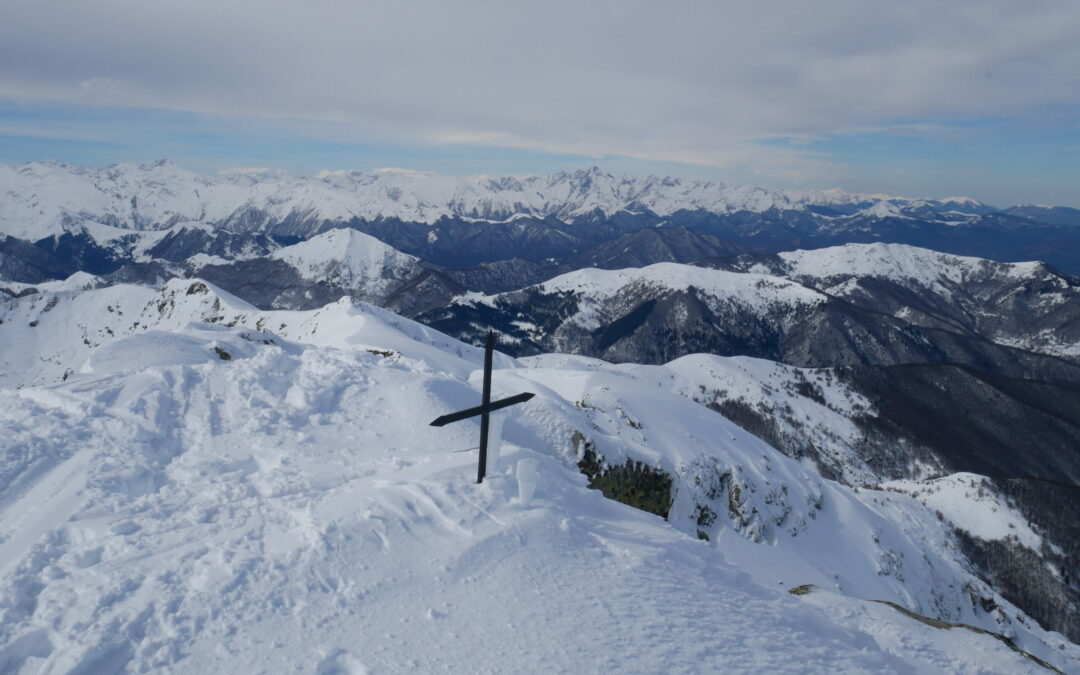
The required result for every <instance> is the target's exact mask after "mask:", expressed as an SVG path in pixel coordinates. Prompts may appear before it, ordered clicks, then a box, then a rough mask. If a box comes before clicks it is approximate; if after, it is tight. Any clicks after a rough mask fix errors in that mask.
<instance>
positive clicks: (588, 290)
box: [454, 263, 826, 330]
mask: <svg viewBox="0 0 1080 675" xmlns="http://www.w3.org/2000/svg"><path fill="white" fill-rule="evenodd" d="M690 289H695V290H697V291H698V292H700V293H703V294H705V295H706V296H709V297H710V298H711V299H712V300H713V301H715V302H734V303H739V304H740V305H742V306H744V307H745V308H748V309H750V310H752V311H754V312H757V313H765V312H767V311H768V310H769V309H770V308H771V307H772V306H774V305H776V304H785V305H816V304H820V303H822V302H825V301H826V297H825V296H824V295H823V294H821V293H819V292H817V291H814V290H811V289H809V288H807V287H805V286H803V285H801V284H799V283H797V282H794V281H790V280H787V279H782V278H779V277H775V276H768V275H764V274H745V273H739V272H728V271H724V270H714V269H709V268H704V267H694V266H691V265H680V264H678V263H657V264H655V265H649V266H648V267H642V268H628V269H621V270H601V269H597V268H587V269H581V270H577V271H574V272H568V273H566V274H562V275H560V276H557V277H555V278H553V279H550V280H548V281H545V282H543V283H541V284H537V285H536V286H530V287H529V288H527V289H524V290H525V291H526V292H528V291H530V290H536V291H538V292H541V293H545V294H555V293H567V294H572V295H574V296H576V297H577V298H578V300H579V303H578V312H577V313H576V314H575V315H574V316H573V317H571V319H570V321H572V322H573V323H575V324H576V325H578V326H580V327H581V328H582V329H583V330H595V329H596V328H598V327H600V326H601V325H603V324H604V323H605V322H606V321H608V320H609V317H607V316H606V310H605V309H604V305H605V303H607V302H609V301H612V300H613V299H617V298H621V297H640V295H641V294H642V293H645V292H651V291H656V290H660V291H669V292H678V291H687V290H690ZM498 297H499V296H497V295H496V296H485V295H481V294H478V293H474V292H473V293H467V294H464V295H461V296H458V297H457V298H455V300H454V302H456V303H468V304H484V305H494V304H495V303H496V302H497V299H498ZM526 323H527V322H519V323H518V324H517V325H518V326H519V327H523V328H527V326H526V325H525V324H526Z"/></svg>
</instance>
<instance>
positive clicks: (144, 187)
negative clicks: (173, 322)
mask: <svg viewBox="0 0 1080 675" xmlns="http://www.w3.org/2000/svg"><path fill="white" fill-rule="evenodd" d="M885 199H888V200H889V201H884V200H885ZM909 201H911V200H905V199H900V198H893V197H887V196H885V195H860V194H852V193H847V192H843V191H841V190H826V191H817V192H807V191H783V190H776V189H771V188H762V187H752V186H729V185H726V184H724V183H719V182H712V181H703V180H682V179H678V178H658V177H655V176H644V177H639V176H614V175H612V174H610V173H606V172H604V171H601V170H600V169H598V168H595V167H594V168H592V169H588V170H581V171H574V172H561V173H556V174H552V175H548V176H526V177H510V176H469V177H456V176H442V175H438V174H432V173H424V172H418V171H406V170H400V169H384V170H376V171H369V172H358V171H334V172H322V173H319V174H316V175H313V176H289V175H285V174H280V173H268V174H260V175H252V174H230V175H214V176H205V175H200V174H196V173H194V172H191V171H189V170H187V169H185V168H183V167H181V166H179V165H177V164H176V163H174V162H171V161H167V160H162V161H158V162H152V163H147V164H139V165H134V164H119V165H115V166H111V167H108V168H105V169H88V168H84V167H78V166H72V165H68V164H63V163H60V162H52V161H50V162H33V163H29V164H24V165H20V166H14V165H3V164H0V233H3V234H10V235H12V236H15V237H18V238H21V239H28V240H37V239H41V238H43V237H47V236H50V235H52V234H58V233H60V232H62V231H64V229H65V228H70V227H74V226H78V225H79V224H84V223H90V224H94V223H97V224H103V225H108V226H112V227H116V228H125V229H133V230H148V229H149V230H156V229H163V228H168V227H171V226H173V225H175V224H176V223H178V222H182V221H197V222H205V223H211V224H215V225H223V226H226V227H228V228H230V229H233V230H236V231H246V230H252V229H259V228H260V227H262V226H263V225H265V224H266V223H270V222H274V223H282V222H291V223H293V224H294V225H295V226H296V227H295V228H294V229H297V231H302V232H304V233H305V234H313V233H314V232H316V231H317V230H318V229H319V227H320V225H321V224H323V223H325V222H339V223H340V222H345V221H349V220H351V219H353V218H361V219H365V220H374V219H379V218H398V219H401V220H404V221H411V222H422V223H434V222H436V221H437V220H439V219H440V218H443V217H447V216H456V217H462V218H479V219H486V220H496V221H497V220H505V219H510V218H512V217H514V216H519V215H528V216H536V217H546V216H555V217H558V218H561V219H564V220H573V219H574V218H576V217H578V216H582V215H584V214H589V213H592V212H594V211H597V210H599V211H602V212H603V213H605V214H608V215H611V214H615V213H618V212H621V211H631V212H634V211H641V210H644V209H648V210H649V211H652V212H653V213H656V214H657V215H660V216H665V215H670V214H672V213H675V212H677V211H683V210H686V211H696V210H704V211H709V212H712V213H734V212H738V211H751V212H763V211H769V210H772V209H778V210H803V209H805V208H807V207H808V206H832V207H839V208H849V207H850V208H852V209H854V208H857V207H860V206H862V205H870V204H876V205H875V206H872V207H870V208H874V209H885V210H887V211H889V212H888V213H886V214H884V215H880V214H875V213H871V215H878V217H885V216H889V215H892V211H891V210H894V209H896V208H898V205H899V206H902V205H904V204H906V203H908V202H909ZM923 202H925V200H923ZM920 203H922V202H920ZM933 203H935V204H937V202H933Z"/></svg>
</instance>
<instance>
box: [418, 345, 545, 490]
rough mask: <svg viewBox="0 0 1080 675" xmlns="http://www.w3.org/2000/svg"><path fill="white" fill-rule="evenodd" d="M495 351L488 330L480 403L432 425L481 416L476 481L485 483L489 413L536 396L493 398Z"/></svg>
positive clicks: (528, 394) (530, 394)
mask: <svg viewBox="0 0 1080 675" xmlns="http://www.w3.org/2000/svg"><path fill="white" fill-rule="evenodd" d="M494 353H495V332H494V331H490V330H489V331H488V336H487V344H486V345H485V346H484V389H483V393H482V394H481V399H480V405H478V406H476V407H475V408H466V409H464V410H459V411H457V412H453V413H449V414H446V415H443V416H441V417H438V418H436V419H435V420H434V421H433V422H432V423H431V426H433V427H442V426H446V425H447V424H450V423H451V422H460V421H461V420H467V419H469V418H470V417H476V416H477V415H479V416H480V463H479V466H478V467H477V469H476V482H477V483H483V482H484V475H485V473H486V472H487V450H488V425H489V421H490V420H489V415H490V414H491V413H493V412H495V411H496V410H502V409H503V408H509V407H510V406H512V405H516V404H518V403H524V402H525V401H528V400H529V399H530V398H532V397H533V396H535V395H536V394H533V393H531V392H527V391H526V392H523V393H521V394H516V395H514V396H510V397H507V398H502V399H499V400H498V401H492V400H491V362H492V357H493V356H494Z"/></svg>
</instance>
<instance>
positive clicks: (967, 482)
mask: <svg viewBox="0 0 1080 675" xmlns="http://www.w3.org/2000/svg"><path fill="white" fill-rule="evenodd" d="M883 487H885V488H887V489H892V490H897V491H899V492H904V493H907V494H910V495H913V496H915V498H916V499H918V500H919V501H920V502H922V503H923V504H925V505H927V506H928V507H930V508H932V509H935V510H937V511H940V512H941V513H942V514H944V516H945V517H946V518H948V519H949V520H950V521H951V522H952V523H953V524H954V525H956V526H957V527H959V528H960V529H962V530H965V531H967V532H968V533H969V534H972V535H974V536H976V537H979V538H980V539H1006V538H1009V537H1016V539H1017V540H1018V541H1019V542H1020V543H1021V544H1023V545H1024V546H1027V547H1028V548H1030V549H1034V550H1036V551H1038V550H1039V549H1040V548H1041V545H1042V537H1040V536H1039V535H1038V534H1036V533H1035V532H1034V530H1032V529H1031V525H1029V524H1028V522H1027V520H1026V519H1025V518H1024V517H1023V516H1022V515H1020V513H1018V512H1017V511H1016V510H1015V509H1014V508H1012V507H1011V506H1010V505H1009V504H1008V503H1007V502H1005V501H1004V500H1003V498H1001V497H1000V496H999V495H998V494H997V492H996V491H995V490H993V486H992V485H991V484H990V481H989V479H987V478H986V477H985V476H980V475H978V474H973V473H954V474H952V475H950V476H943V477H941V478H935V479H932V480H924V481H889V482H887V483H884V484H883Z"/></svg>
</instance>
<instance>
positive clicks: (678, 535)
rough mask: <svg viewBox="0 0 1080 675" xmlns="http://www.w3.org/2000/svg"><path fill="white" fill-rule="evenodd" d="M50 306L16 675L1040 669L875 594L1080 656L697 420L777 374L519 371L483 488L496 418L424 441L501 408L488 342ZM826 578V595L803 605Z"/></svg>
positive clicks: (893, 522) (15, 406)
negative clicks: (659, 485) (804, 590)
mask: <svg viewBox="0 0 1080 675" xmlns="http://www.w3.org/2000/svg"><path fill="white" fill-rule="evenodd" d="M40 295H42V296H43V297H40V298H36V299H31V298H20V299H15V300H9V301H5V304H4V305H3V306H2V308H0V312H3V316H4V318H5V323H4V324H2V325H0V331H5V332H2V333H0V346H2V347H4V348H7V347H8V346H9V345H10V346H12V347H11V351H12V352H15V351H16V349H15V348H16V347H17V351H18V353H19V354H20V355H21V356H20V358H21V359H22V360H23V361H25V362H27V363H26V364H24V365H22V366H20V367H19V368H16V370H15V371H13V373H12V374H10V375H8V376H7V377H8V378H9V379H4V380H0V438H3V439H4V441H3V443H0V670H2V671H4V672H25V673H36V672H41V673H45V672H83V673H86V672H146V671H167V672H175V673H187V672H191V673H199V672H238V671H244V672H251V671H255V672H311V671H315V672H323V673H325V672H341V671H345V672H363V671H372V672H381V671H402V670H408V671H413V672H432V671H441V670H450V671H455V672H460V671H478V672H487V671H510V672H512V671H535V670H536V668H537V666H538V664H543V666H542V667H543V669H544V670H551V671H563V672H569V671H573V672H596V671H638V672H660V671H663V672H701V671H721V670H722V671H747V670H753V671H768V672H800V673H802V672H836V671H852V672H912V671H919V670H926V669H928V668H929V669H932V670H956V671H964V670H967V671H972V672H975V671H980V670H981V671H986V672H992V671H1009V672H1038V671H1037V668H1038V667H1037V666H1035V665H1034V663H1033V662H1031V661H1028V660H1026V659H1024V658H1023V657H1022V656H1021V655H1019V654H1017V653H1015V652H1013V651H1011V650H1009V649H1008V648H1007V647H1005V646H1004V645H1003V644H1001V643H1000V642H998V641H996V640H992V639H985V640H984V639H982V637H985V636H982V637H979V638H977V639H976V638H972V637H971V636H968V635H965V636H964V638H965V639H963V640H961V639H959V638H957V637H956V636H955V635H953V633H951V632H945V633H941V632H933V631H931V630H930V629H929V627H926V626H924V625H923V624H919V623H918V622H915V621H913V620H910V619H908V618H906V617H904V616H902V615H900V614H898V613H896V612H895V610H892V609H891V608H887V607H884V606H881V605H877V604H876V603H871V602H869V599H882V600H889V601H892V602H897V603H899V604H901V605H903V606H905V607H909V608H910V609H912V610H913V611H917V612H920V613H923V614H928V615H932V616H936V617H938V618H943V619H947V620H953V621H963V622H965V623H970V624H973V625H978V626H981V627H984V628H986V629H988V630H994V631H997V632H1002V633H1005V634H1007V635H1009V636H1010V637H1013V638H1014V639H1015V640H1016V642H1017V643H1018V644H1019V645H1020V646H1021V647H1022V648H1024V649H1027V650H1029V651H1032V652H1033V653H1035V654H1036V655H1037V656H1039V657H1040V658H1043V659H1046V660H1050V661H1051V662H1053V663H1056V664H1058V665H1059V667H1067V666H1065V664H1066V663H1068V662H1069V659H1075V658H1076V657H1077V656H1080V649H1078V648H1077V647H1075V646H1073V645H1069V644H1067V643H1065V641H1064V639H1063V638H1061V637H1060V636H1058V635H1056V634H1051V633H1046V632H1045V631H1042V630H1041V629H1039V628H1038V627H1037V626H1035V625H1034V624H1033V622H1030V621H1026V620H1024V621H1022V620H1021V618H1022V615H1021V614H1020V613H1019V611H1018V610H1017V609H1016V608H1015V607H1013V606H1012V605H1011V604H1009V603H1008V602H1007V601H1005V600H1004V599H1002V598H1000V596H997V595H995V594H994V593H993V592H992V591H991V590H990V589H989V588H988V587H987V586H986V585H985V584H983V583H982V582H981V581H980V580H978V579H977V578H975V577H974V576H972V575H971V574H970V573H969V572H968V571H967V569H966V567H965V564H964V562H963V558H962V556H960V554H959V553H958V552H957V551H955V550H954V549H953V548H950V544H949V536H948V528H947V526H946V524H944V523H941V522H939V521H938V519H937V518H936V516H935V515H934V513H933V511H932V509H930V508H927V507H926V506H924V505H923V504H920V503H919V502H918V501H917V500H916V499H913V498H911V497H909V496H907V495H903V494H899V493H894V492H879V491H869V490H860V491H854V490H852V489H849V488H846V487H844V486H842V485H839V484H836V483H832V482H830V481H826V480H824V479H822V478H821V477H820V476H819V475H817V474H816V473H815V472H814V471H812V470H810V469H808V468H807V467H805V466H803V465H801V464H799V463H798V462H795V461H794V460H791V459H789V458H788V457H786V456H784V455H782V454H781V453H779V452H777V451H776V450H775V449H773V448H771V447H769V446H768V445H766V444H765V443H764V442H762V441H760V440H759V439H757V438H755V437H753V436H751V435H750V434H748V433H747V432H745V431H743V430H742V429H741V428H739V427H738V426H736V425H734V424H733V423H731V422H730V421H729V420H727V419H726V418H724V417H723V416H722V415H719V414H717V413H716V412H714V411H713V410H710V409H709V408H707V407H705V406H704V405H702V404H701V402H698V401H696V400H694V399H693V398H692V397H691V396H689V395H688V390H689V389H691V388H693V387H694V386H696V385H697V384H698V383H699V382H701V381H706V382H708V381H714V380H725V379H726V380H730V381H732V382H735V381H738V377H739V375H738V374H739V373H742V377H745V378H748V379H749V378H750V377H751V376H760V377H766V378H767V377H770V375H769V366H768V365H767V364H766V363H757V362H753V361H752V360H751V361H745V362H731V361H716V362H714V361H711V360H710V359H709V358H708V357H687V359H681V360H679V361H677V362H675V363H673V364H669V366H663V367H659V366H656V367H647V366H632V365H630V366H613V365H610V364H605V363H604V362H601V361H598V360H595V359H584V358H581V357H571V356H559V355H548V356H543V357H537V358H535V359H525V360H522V361H516V360H514V359H510V358H509V357H506V356H503V355H499V356H498V358H497V359H496V367H497V370H496V372H495V376H494V378H493V390H494V391H493V394H494V395H495V396H505V395H509V394H513V393H517V392H520V391H532V392H534V393H535V394H536V397H535V398H534V399H533V400H531V401H529V402H528V403H526V404H523V405H521V406H518V407H516V408H515V409H514V410H513V411H512V412H511V411H506V412H504V413H497V414H496V415H497V416H498V417H499V420H500V423H501V433H500V435H501V437H502V443H501V444H500V447H499V448H498V452H497V453H495V454H494V456H495V458H496V460H497V461H495V462H493V466H492V467H491V473H490V475H489V477H488V479H486V480H485V482H484V483H483V484H482V485H476V484H475V483H474V477H475V462H476V455H475V453H473V452H456V451H458V450H462V449H464V448H469V447H472V446H473V445H474V444H475V439H476V433H477V423H476V421H475V420H473V421H469V422H460V423H457V424H454V425H450V426H447V427H445V428H433V427H430V426H427V422H428V421H429V420H431V419H434V418H435V417H437V416H438V415H441V414H444V413H446V412H450V411H453V410H458V409H461V408H463V407H466V406H469V405H475V403H476V402H477V400H478V398H479V389H480V379H481V378H480V372H479V369H480V367H481V363H482V353H481V352H480V350H478V349H476V348H474V347H471V346H468V345H464V344H461V343H459V342H457V341H455V340H452V339H451V338H448V337H447V336H444V335H441V334H439V333H437V332H435V331H433V330H431V329H429V328H426V327H424V326H421V325H419V324H416V323H414V322H411V321H408V320H406V319H403V318H401V317H397V316H395V315H393V314H392V313H390V312H387V311H385V310H381V309H378V308H375V307H372V306H370V305H367V304H365V303H360V302H355V301H351V300H342V301H340V302H337V303H333V304H331V305H328V306H326V307H324V308H322V309H320V310H314V311H310V312H266V311H260V310H257V309H256V308H254V307H252V306H250V305H248V304H246V303H244V302H242V301H240V300H238V299H236V298H234V297H232V296H229V295H228V294H227V293H224V292H223V291H221V290H220V289H217V288H215V287H214V286H213V285H211V284H208V283H206V282H202V281H199V280H187V281H180V280H173V281H170V282H169V283H168V284H166V286H165V287H164V288H162V289H160V290H153V289H144V288H139V287H132V286H113V287H109V288H93V289H88V290H77V289H65V290H62V291H57V292H55V293H48V294H40ZM45 296H48V297H45ZM52 299H56V302H55V303H54V304H53V306H52V307H51V308H50V309H49V310H48V311H45V310H44V306H45V305H47V304H48V303H49V302H50V301H51V300H52ZM109 307H111V308H112V311H109V309H108V308H109ZM13 316H15V317H18V319H19V320H18V321H15V320H11V317H13ZM30 316H39V317H41V319H40V323H39V325H38V328H45V329H47V330H39V331H33V330H32V329H31V328H29V327H28V326H27V325H25V323H24V322H23V319H26V318H29V317H30ZM83 335H86V336H87V338H90V339H89V342H90V344H89V345H87V344H85V343H84V342H83V337H82V336H83ZM9 356H10V355H9ZM695 359H696V360H695ZM9 360H10V359H9ZM42 364H45V365H42ZM710 367H713V368H716V369H717V373H716V374H710V373H705V372H702V371H704V369H706V368H710ZM68 371H71V372H68ZM721 371H723V372H721ZM62 373H67V377H66V379H64V378H63V377H61V374H62ZM725 373H726V374H725ZM755 373H756V375H752V374H755ZM811 376H816V375H815V374H811ZM775 377H776V378H778V379H781V378H784V377H791V378H793V377H794V375H791V374H790V373H782V372H779V371H777V372H776V373H775ZM822 381H823V382H824V378H823V380H822ZM17 386H21V388H15V387H17ZM747 386H748V385H747ZM823 395H824V396H826V398H827V400H829V401H831V402H834V403H835V404H836V405H839V406H844V405H858V404H859V401H857V400H855V399H852V398H851V397H850V396H849V395H847V394H846V393H845V392H844V391H843V390H841V389H838V388H833V389H829V390H827V391H824V390H823ZM807 410H809V408H807ZM822 414H823V413H822ZM823 419H825V418H823ZM826 422H828V420H825V422H823V423H826ZM575 433H579V434H581V435H583V437H584V438H586V439H587V440H588V441H589V442H590V443H591V444H592V445H593V447H594V448H595V449H596V451H597V452H598V453H600V454H601V455H602V456H603V457H604V458H605V460H606V461H607V462H608V464H609V465H611V464H618V463H621V462H622V461H623V460H625V459H630V460H633V461H640V462H643V463H645V465H647V466H650V467H655V468H658V469H660V470H663V471H665V472H667V473H668V474H669V475H670V476H671V477H672V481H673V486H674V490H673V503H672V507H671V513H670V514H669V518H668V520H667V521H665V520H663V519H661V518H659V517H657V516H655V515H652V514H649V513H645V512H642V511H638V510H635V509H632V508H630V507H628V506H625V505H623V504H619V503H617V502H614V501H611V500H608V499H605V498H604V497H603V496H602V495H601V493H600V492H599V491H596V490H590V489H588V488H587V486H586V485H585V482H586V481H585V478H584V477H583V476H582V475H581V474H580V473H579V472H578V470H577V467H576V461H577V455H576V454H575V448H574V440H573V439H574V437H575ZM702 506H707V507H709V508H711V509H713V510H714V516H715V519H714V520H713V521H712V522H711V523H709V524H707V525H703V524H702V523H701V522H700V520H699V518H698V516H699V515H700V511H699V507H702ZM701 530H704V531H706V533H707V534H708V536H709V541H701V540H699V539H698V534H697V533H698V532H699V531H701ZM805 583H814V584H817V585H819V586H820V587H821V588H822V589H826V590H827V591H828V592H827V593H826V592H825V591H822V592H821V593H820V594H818V593H814V594H811V595H809V596H801V597H796V596H793V595H790V594H788V593H787V592H786V591H787V589H788V588H791V587H793V586H795V585H799V584H805ZM984 596H985V597H992V598H994V600H995V602H996V603H997V604H998V606H999V608H998V609H996V610H994V611H993V612H990V613H987V612H985V611H983V610H982V609H981V605H980V603H979V602H978V601H977V599H978V598H980V597H984ZM886 610H887V611H886ZM889 612H893V614H889ZM935 630H936V629H935Z"/></svg>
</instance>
